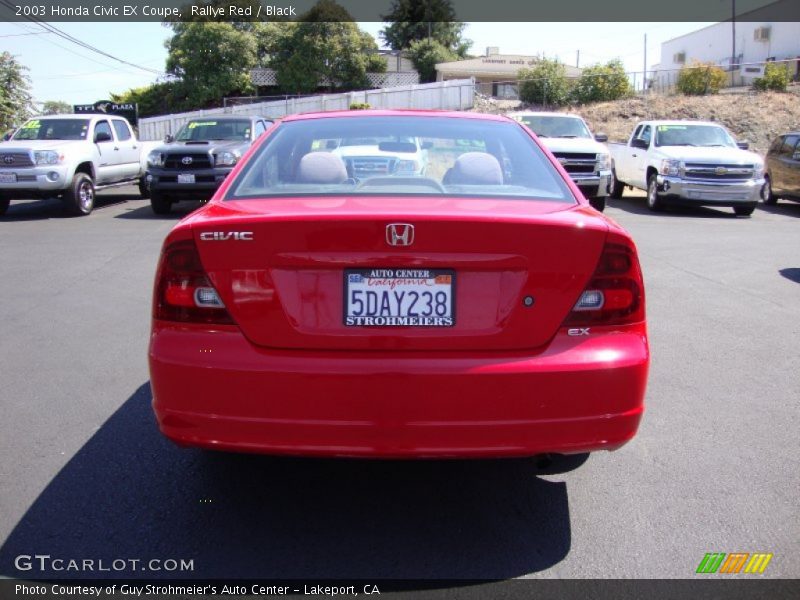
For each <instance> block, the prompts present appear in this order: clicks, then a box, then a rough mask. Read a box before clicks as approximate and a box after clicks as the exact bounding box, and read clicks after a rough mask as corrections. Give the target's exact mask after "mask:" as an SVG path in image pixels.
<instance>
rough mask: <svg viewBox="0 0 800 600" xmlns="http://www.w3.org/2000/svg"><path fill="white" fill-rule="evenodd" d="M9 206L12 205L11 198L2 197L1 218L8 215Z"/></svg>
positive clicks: (0, 201) (0, 204)
mask: <svg viewBox="0 0 800 600" xmlns="http://www.w3.org/2000/svg"><path fill="white" fill-rule="evenodd" d="M9 204H11V199H10V198H4V197H3V196H0V217H1V216H3V215H4V214H6V211H7V210H8V206H9Z"/></svg>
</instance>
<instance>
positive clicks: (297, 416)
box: [149, 111, 649, 457]
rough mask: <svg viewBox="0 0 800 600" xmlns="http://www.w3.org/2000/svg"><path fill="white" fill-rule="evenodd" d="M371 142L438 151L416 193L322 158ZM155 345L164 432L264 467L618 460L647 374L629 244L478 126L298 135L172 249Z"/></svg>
mask: <svg viewBox="0 0 800 600" xmlns="http://www.w3.org/2000/svg"><path fill="white" fill-rule="evenodd" d="M375 136H381V137H384V136H386V137H389V138H394V137H401V136H410V137H412V138H414V137H418V138H424V139H425V140H427V141H429V142H430V143H431V145H430V148H429V157H430V160H429V164H428V167H427V170H426V172H425V175H413V176H412V175H409V176H402V177H401V176H397V175H391V174H389V175H387V174H385V173H376V174H375V175H372V176H364V177H363V178H360V179H358V180H356V179H354V178H353V177H351V176H349V174H348V172H347V166H346V164H345V160H344V159H343V158H342V157H341V156H339V155H338V154H337V153H336V152H334V151H333V150H332V149H331V150H330V151H324V150H322V148H325V147H326V146H327V143H326V142H325V140H337V139H351V138H369V137H375ZM151 333H152V334H151V337H150V347H149V364H150V374H151V385H152V390H153V407H154V410H155V414H156V417H157V420H158V425H159V427H160V429H161V431H162V432H163V434H164V435H166V436H167V437H168V438H170V439H172V440H174V441H175V442H177V443H178V444H180V445H186V446H199V447H204V448H210V449H220V450H238V451H242V450H244V451H250V452H261V453H270V454H297V455H322V456H369V457H480V456H486V457H489V456H525V455H538V454H541V453H585V452H589V451H595V450H614V449H616V448H619V447H620V446H622V445H623V444H625V443H626V442H628V441H629V440H630V439H631V438H632V437H633V436H634V435H635V434H636V431H637V428H638V425H639V421H640V419H641V416H642V412H643V399H644V393H645V385H646V380H647V370H648V364H649V351H648V342H647V328H646V323H645V298H644V284H643V281H642V274H641V271H640V268H639V260H638V258H637V252H636V248H635V246H634V243H633V241H632V240H631V237H630V236H629V235H628V233H626V232H625V231H624V230H623V229H622V228H621V227H620V226H619V225H617V224H616V223H615V222H613V221H612V220H610V219H607V218H605V217H604V216H603V215H602V214H600V213H598V212H597V211H595V210H593V209H591V208H590V207H589V205H588V203H587V201H586V199H585V198H584V197H583V196H582V195H581V193H580V192H579V190H578V188H577V187H576V186H575V185H574V183H573V182H572V181H571V180H570V179H569V178H568V177H566V176H565V175H564V173H563V171H562V170H561V169H559V168H558V163H557V162H556V161H555V160H554V159H553V158H552V155H550V154H549V153H547V151H546V150H545V149H544V147H543V146H542V145H541V144H540V142H538V141H537V140H536V138H535V136H534V135H533V134H532V133H531V132H530V130H529V129H527V128H526V127H524V126H522V125H521V124H519V123H517V122H515V121H513V120H511V119H508V118H506V117H501V116H493V115H483V114H475V113H447V112H438V111H346V112H330V113H318V114H306V115H296V116H291V117H288V118H286V119H285V120H284V121H282V122H281V123H280V124H278V125H276V126H275V127H273V128H272V129H271V130H270V132H269V133H268V134H267V135H266V136H264V137H263V138H262V139H261V140H259V141H258V142H257V143H256V145H255V147H254V148H253V149H252V150H251V151H250V152H249V153H248V155H247V156H246V157H245V158H244V159H243V161H241V162H240V163H239V164H238V165H237V166H236V168H235V169H234V171H233V172H232V173H231V174H230V175H229V176H228V178H227V179H226V180H225V181H224V182H223V183H222V185H221V186H220V188H219V189H218V190H217V192H216V193H215V194H214V197H213V198H212V199H211V201H210V202H209V203H208V204H206V205H205V206H203V207H201V208H200V209H198V210H197V211H196V212H194V213H193V214H192V215H190V216H189V217H187V218H185V219H183V220H182V221H181V222H179V223H178V224H177V225H176V226H175V227H174V228H173V229H172V231H171V232H170V233H169V234H168V236H167V238H166V240H165V241H164V244H163V248H162V252H161V258H160V261H159V265H158V268H157V274H156V282H155V290H154V301H153V320H152V332H151Z"/></svg>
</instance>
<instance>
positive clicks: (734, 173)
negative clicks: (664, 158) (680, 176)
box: [684, 163, 755, 181]
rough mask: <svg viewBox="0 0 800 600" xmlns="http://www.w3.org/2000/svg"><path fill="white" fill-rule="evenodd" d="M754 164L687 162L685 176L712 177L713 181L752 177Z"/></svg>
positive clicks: (687, 177) (689, 177)
mask: <svg viewBox="0 0 800 600" xmlns="http://www.w3.org/2000/svg"><path fill="white" fill-rule="evenodd" d="M754 171H755V166H754V165H731V164H718V163H714V164H708V163H686V166H685V168H684V177H685V178H686V179H710V180H713V181H729V180H739V179H752V178H753V174H754Z"/></svg>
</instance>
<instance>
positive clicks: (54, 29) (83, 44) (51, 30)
mask: <svg viewBox="0 0 800 600" xmlns="http://www.w3.org/2000/svg"><path fill="white" fill-rule="evenodd" d="M0 4H2V5H4V6H6V7H7V8H10V9H12V10H13V5H12V4H11V3H10V2H8V0H0ZM25 18H26V19H27V20H28V21H31V22H32V23H34V24H36V25H38V26H39V27H41V28H42V29H44V30H45V31H46V32H49V33H54V34H56V35H57V36H58V37H60V38H62V39H64V40H66V41H68V42H72V43H73V44H76V45H78V46H81V47H82V48H85V49H87V50H90V51H92V52H95V53H97V54H100V55H102V56H105V57H107V58H110V59H111V60H115V61H117V62H118V63H121V64H124V65H128V66H129V67H134V68H135V69H139V70H141V71H146V72H148V73H152V74H154V75H162V74H163V72H162V71H157V70H156V69H150V68H148V67H143V66H141V65H137V64H135V63H132V62H129V61H127V60H124V59H121V58H118V57H116V56H114V55H113V54H109V53H108V52H105V51H104V50H100V49H99V48H97V47H95V46H92V45H91V44H87V43H86V42H84V41H83V40H79V39H77V38H75V37H73V36H72V35H70V34H68V33H66V32H65V31H62V30H60V29H58V28H57V27H55V26H53V25H51V24H49V23H45V22H43V21H41V20H39V19H37V18H36V17H33V16H26V17H25ZM42 33H45V32H42Z"/></svg>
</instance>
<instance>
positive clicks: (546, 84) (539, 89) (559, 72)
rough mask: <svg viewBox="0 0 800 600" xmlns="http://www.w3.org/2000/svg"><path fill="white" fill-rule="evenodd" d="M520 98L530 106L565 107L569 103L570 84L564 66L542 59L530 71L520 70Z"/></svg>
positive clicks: (518, 75)
mask: <svg viewBox="0 0 800 600" xmlns="http://www.w3.org/2000/svg"><path fill="white" fill-rule="evenodd" d="M517 77H518V79H519V98H520V100H522V101H523V102H527V103H528V104H544V105H552V106H563V105H565V104H567V102H569V95H570V84H569V80H567V70H566V69H565V68H564V65H563V64H561V63H560V62H557V61H554V60H547V59H542V60H540V61H539V62H537V63H536V64H535V65H534V66H533V67H532V68H530V69H520V70H519V73H518V74H517Z"/></svg>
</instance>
